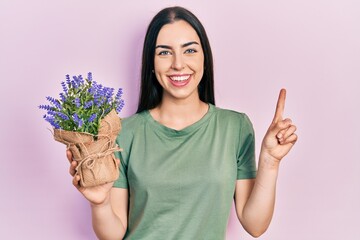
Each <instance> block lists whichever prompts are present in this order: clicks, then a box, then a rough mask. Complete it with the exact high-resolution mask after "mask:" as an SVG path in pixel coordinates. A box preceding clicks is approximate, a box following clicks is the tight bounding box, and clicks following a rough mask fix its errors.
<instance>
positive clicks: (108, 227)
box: [91, 188, 128, 240]
mask: <svg viewBox="0 0 360 240" xmlns="http://www.w3.org/2000/svg"><path fill="white" fill-rule="evenodd" d="M127 212H128V190H127V189H123V188H112V189H111V190H110V194H109V197H108V198H107V199H106V200H105V201H104V203H102V204H99V205H96V204H92V203H91V213H92V224H93V229H94V232H95V233H96V236H97V237H98V238H99V239H101V240H105V239H109V240H110V239H114V240H115V239H116V240H119V239H123V237H124V235H125V233H126V229H127Z"/></svg>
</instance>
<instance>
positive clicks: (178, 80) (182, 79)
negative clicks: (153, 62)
mask: <svg viewBox="0 0 360 240" xmlns="http://www.w3.org/2000/svg"><path fill="white" fill-rule="evenodd" d="M189 77H190V75H184V76H173V77H170V78H171V80H173V81H177V82H182V81H186V80H188V79H189Z"/></svg>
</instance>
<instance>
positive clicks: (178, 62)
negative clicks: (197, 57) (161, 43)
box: [171, 54, 185, 70]
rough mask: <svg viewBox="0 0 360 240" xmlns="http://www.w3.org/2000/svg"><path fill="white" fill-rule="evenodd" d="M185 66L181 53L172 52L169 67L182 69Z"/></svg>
mask: <svg viewBox="0 0 360 240" xmlns="http://www.w3.org/2000/svg"><path fill="white" fill-rule="evenodd" d="M184 67H185V63H184V59H183V57H182V56H181V54H174V55H173V61H172V64H171V68H172V69H174V70H182V69H184Z"/></svg>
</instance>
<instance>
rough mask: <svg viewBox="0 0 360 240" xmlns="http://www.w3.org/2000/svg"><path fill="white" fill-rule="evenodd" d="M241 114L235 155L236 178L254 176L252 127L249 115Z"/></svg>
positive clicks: (253, 137) (253, 136) (253, 135)
mask: <svg viewBox="0 0 360 240" xmlns="http://www.w3.org/2000/svg"><path fill="white" fill-rule="evenodd" d="M242 116H243V118H242V123H241V128H240V137H239V146H238V155H237V179H249V178H256V162H255V134H254V129H253V125H252V123H251V121H250V119H249V117H248V116H247V115H246V114H242Z"/></svg>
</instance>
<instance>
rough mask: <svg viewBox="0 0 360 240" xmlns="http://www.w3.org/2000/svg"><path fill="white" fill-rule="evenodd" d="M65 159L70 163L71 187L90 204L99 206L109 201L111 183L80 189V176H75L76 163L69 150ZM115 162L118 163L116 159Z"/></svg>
mask: <svg viewBox="0 0 360 240" xmlns="http://www.w3.org/2000/svg"><path fill="white" fill-rule="evenodd" d="M66 156H67V159H68V160H69V162H70V170H69V172H70V174H71V176H73V185H74V186H75V187H76V188H77V189H78V190H79V191H80V192H81V193H82V194H83V195H84V197H85V198H86V199H87V200H88V201H89V202H90V203H92V204H95V205H99V204H102V203H104V202H105V201H107V200H109V193H110V189H111V188H112V186H113V182H110V183H106V184H102V185H99V186H96V187H87V188H85V187H81V186H80V184H79V182H80V176H79V175H77V174H76V170H75V169H76V166H77V162H76V161H74V160H73V159H72V154H71V152H70V150H67V151H66ZM117 161H120V160H119V159H117Z"/></svg>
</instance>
